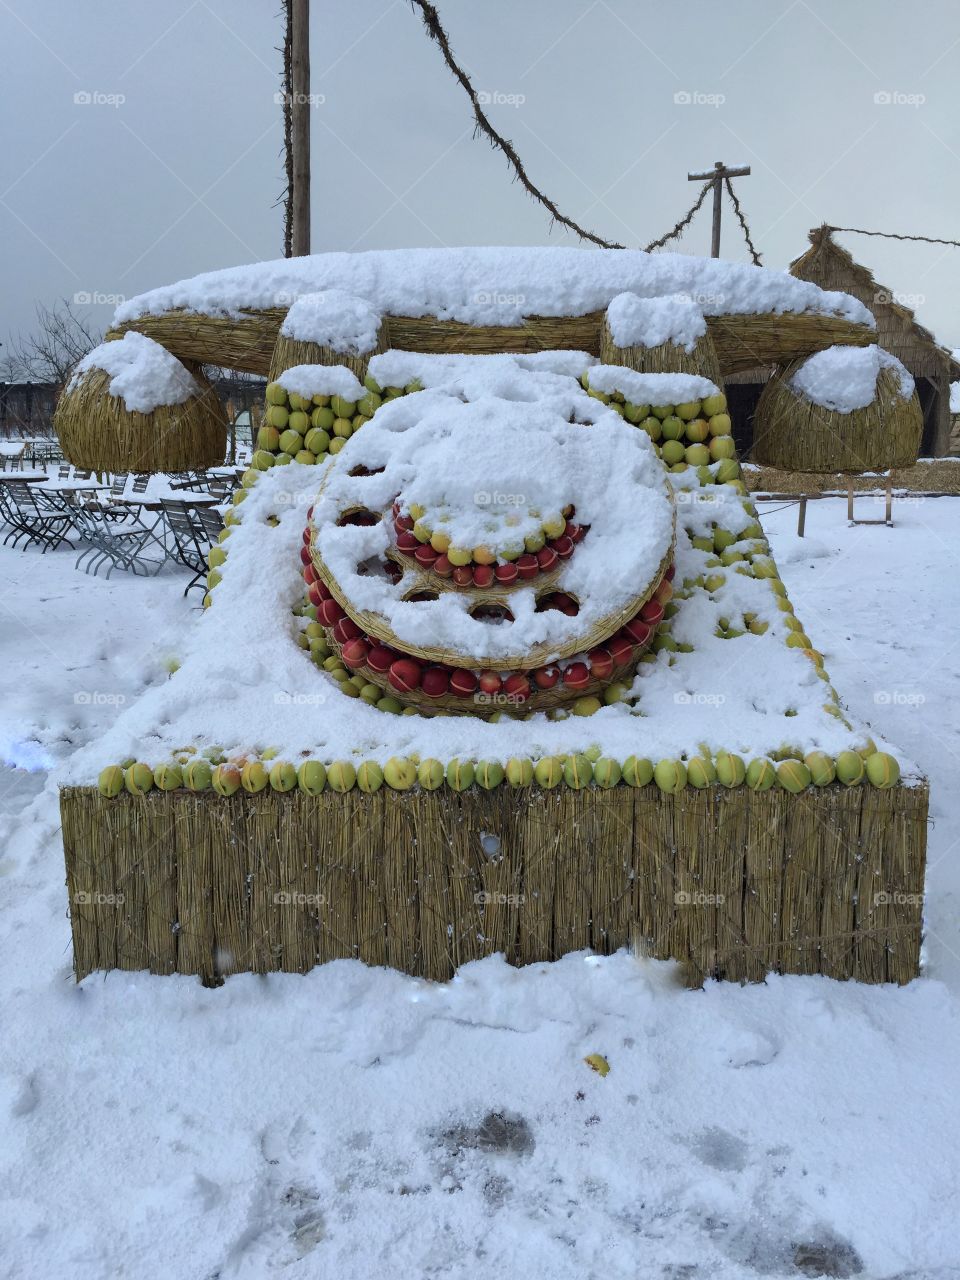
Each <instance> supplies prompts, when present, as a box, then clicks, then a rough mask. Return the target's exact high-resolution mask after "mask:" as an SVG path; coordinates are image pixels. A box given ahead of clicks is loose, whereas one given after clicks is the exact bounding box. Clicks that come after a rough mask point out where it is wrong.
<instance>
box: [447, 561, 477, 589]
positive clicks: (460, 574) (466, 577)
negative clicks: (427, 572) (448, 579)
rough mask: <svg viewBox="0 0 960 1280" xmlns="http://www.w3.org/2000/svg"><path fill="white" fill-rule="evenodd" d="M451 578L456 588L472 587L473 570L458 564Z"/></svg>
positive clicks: (466, 565) (468, 566)
mask: <svg viewBox="0 0 960 1280" xmlns="http://www.w3.org/2000/svg"><path fill="white" fill-rule="evenodd" d="M451 576H452V578H453V580H454V582H455V583H456V584H457V586H458V587H472V586H473V569H472V568H471V567H470V565H468V564H458V565H457V567H456V569H454V571H453V574H452V575H451Z"/></svg>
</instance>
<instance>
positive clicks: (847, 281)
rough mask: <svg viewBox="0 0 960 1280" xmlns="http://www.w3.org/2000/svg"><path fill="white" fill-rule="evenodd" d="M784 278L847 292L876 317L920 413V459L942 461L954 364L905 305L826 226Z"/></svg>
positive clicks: (958, 371)
mask: <svg viewBox="0 0 960 1280" xmlns="http://www.w3.org/2000/svg"><path fill="white" fill-rule="evenodd" d="M790 274H791V275H793V276H796V277H797V278H798V279H799V280H808V281H810V282H811V283H812V284H816V285H819V286H820V288H821V289H839V290H841V291H842V292H843V293H849V294H852V295H853V297H855V298H858V299H859V300H860V301H861V302H862V303H863V304H864V305H865V306H866V307H868V308H869V309H870V310H871V311H872V312H873V314H874V316H875V317H876V321H877V342H878V343H879V345H880V346H881V347H883V349H884V350H885V351H889V352H890V354H891V355H893V356H896V357H897V359H898V360H899V361H900V362H901V364H903V365H905V366H906V368H907V369H908V370H909V372H910V373H912V374H913V377H914V380H915V382H916V384H917V395H918V396H919V398H920V405H921V408H922V409H923V439H922V442H921V446H920V451H921V454H922V456H923V457H942V456H943V455H944V454H946V453H948V452H949V448H950V428H951V421H950V383H951V382H953V381H955V380H956V379H957V378H960V363H958V362H957V361H956V360H955V359H954V358H953V355H952V354H951V353H950V352H949V351H948V350H946V348H945V347H941V346H940V344H939V343H938V342H937V340H936V338H935V337H934V336H933V334H932V333H931V332H930V330H929V329H925V328H924V327H923V325H922V324H919V323H918V322H917V320H916V318H915V316H914V314H913V312H912V311H911V310H910V308H909V307H905V306H903V305H902V304H901V303H899V302H898V301H897V299H896V295H895V294H894V292H893V291H892V290H891V289H888V288H886V287H885V286H884V285H882V284H878V283H877V281H876V280H875V279H874V276H873V273H872V272H871V271H869V270H868V268H867V267H864V266H862V265H861V264H860V263H859V262H857V261H856V260H855V259H854V257H853V255H852V254H850V253H849V252H848V251H847V250H846V249H844V248H843V247H842V246H841V245H839V244H838V243H837V242H836V240H835V239H834V238H833V234H832V231H831V228H830V227H828V226H822V227H815V228H814V229H813V230H812V231H811V232H810V248H809V249H807V251H806V252H805V253H803V254H801V255H800V257H799V258H796V259H795V260H794V261H793V262H791V263H790Z"/></svg>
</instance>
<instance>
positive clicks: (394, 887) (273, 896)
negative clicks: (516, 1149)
mask: <svg viewBox="0 0 960 1280" xmlns="http://www.w3.org/2000/svg"><path fill="white" fill-rule="evenodd" d="M927 803H928V790H927V787H926V786H925V785H922V786H915V787H905V786H897V787H894V788H892V789H891V790H888V791H878V790H875V789H874V788H871V787H854V788H850V789H847V788H844V787H840V786H832V787H826V788H822V789H813V790H808V791H806V792H804V793H803V795H801V796H793V795H790V794H788V793H787V792H784V791H781V790H777V789H775V790H772V791H768V792H763V793H754V792H750V791H748V790H746V789H745V788H739V789H735V790H731V791H725V790H723V789H711V790H705V791H696V790H694V789H692V788H687V789H685V790H684V791H683V792H682V793H681V794H680V795H679V796H676V797H671V796H666V795H664V794H663V793H661V792H660V791H658V790H657V789H656V788H655V787H654V786H652V785H651V786H648V787H643V788H639V789H636V790H634V789H631V788H629V787H626V786H623V785H620V786H617V787H615V788H613V789H612V790H609V791H602V790H600V789H598V788H596V787H590V788H588V789H586V790H584V791H571V790H569V789H567V788H564V787H561V788H558V789H557V790H556V791H542V790H539V789H537V788H531V789H529V790H520V791H518V790H512V789H511V788H509V787H506V786H501V787H499V788H497V789H495V790H493V791H490V792H483V791H479V790H477V789H471V790H470V791H467V792H462V793H455V792H451V791H450V790H449V789H447V788H446V787H444V788H442V789H441V790H439V791H436V792H422V791H419V790H414V791H410V792H393V791H388V790H386V789H384V790H381V791H379V792H377V793H375V794H373V795H365V794H362V793H360V792H357V791H353V792H349V793H347V794H345V795H340V794H336V793H333V792H324V793H323V794H322V795H320V796H318V797H308V796H305V795H303V794H301V793H300V792H296V791H295V792H290V793H288V794H286V795H278V794H276V793H273V792H264V793H261V794H259V795H255V796H251V795H246V794H240V795H237V796H234V797H233V798H231V799H229V800H224V799H221V798H220V797H218V796H215V795H213V794H212V793H210V792H207V793H204V794H201V795H196V794H191V793H190V792H186V791H176V792H151V793H150V794H148V795H146V796H143V797H132V796H126V795H125V796H121V797H120V798H119V799H116V800H106V799H104V798H103V797H101V796H100V795H99V793H98V792H97V790H96V789H95V788H92V787H81V788H66V789H64V790H62V791H61V815H62V821H63V838H64V849H65V854H66V865H67V884H68V888H69V896H70V913H71V927H72V930H73V946H74V969H75V972H76V976H77V978H78V979H80V978H83V977H84V976H85V975H86V974H88V973H91V972H93V971H94V970H96V969H134V970H139V969H149V970H150V971H151V972H153V973H175V972H176V973H190V974H199V975H200V976H201V977H202V978H203V979H204V980H205V981H206V982H209V983H215V982H217V981H219V980H220V978H221V977H222V976H223V975H226V974H229V973H235V972H256V973H267V972H274V971H277V970H283V971H287V972H297V973H302V972H306V971H307V970H308V969H310V968H311V967H312V966H314V965H316V964H320V963H323V962H324V961H328V960H334V959H339V958H345V957H346V958H349V957H353V958H357V959H360V960H363V961H365V962H366V963H368V964H375V965H390V966H392V967H393V968H395V969H400V970H403V971H405V972H407V973H410V974H415V975H419V976H421V977H424V978H429V979H436V980H440V981H444V980H446V979H448V978H450V976H451V975H452V974H453V973H454V971H455V970H456V969H457V967H458V966H459V965H462V964H465V963H466V962H468V961H470V960H475V959H478V958H479V957H482V956H486V955H491V954H493V953H495V952H502V953H504V954H505V955H506V957H507V959H508V960H509V961H510V963H512V964H528V963H533V962H538V961H545V960H554V959H556V958H557V957H559V956H562V955H564V954H565V953H566V952H569V951H576V950H580V949H582V948H585V947H591V948H593V949H594V950H595V951H597V952H603V953H606V952H611V951H614V950H616V949H618V948H620V947H623V946H630V945H632V946H635V947H637V948H638V949H640V950H642V951H643V952H644V953H645V954H649V955H651V956H655V957H657V958H663V959H665V958H669V957H672V958H675V959H677V960H679V961H681V962H683V964H684V971H685V973H686V975H687V979H688V980H689V981H690V982H691V983H695V984H696V983H699V982H700V981H702V980H703V978H704V977H707V976H715V977H720V978H726V979H732V980H736V981H759V980H762V978H763V977H764V975H765V974H766V973H767V972H769V971H771V970H778V971H780V972H783V973H822V974H825V975H827V976H829V977H834V978H841V979H844V978H856V979H859V980H860V981H863V982H898V983H903V982H907V981H909V980H910V979H911V978H913V977H915V976H916V975H917V972H918V968H919V954H920V938H921V914H922V911H921V900H922V897H921V896H922V893H923V878H924V858H925V848H926V819H927ZM482 835H483V836H484V841H483V843H481V836H482ZM491 835H492V836H495V837H496V840H497V841H499V846H498V847H497V845H496V844H494V845H493V847H492V856H491V852H488V850H491V839H490V837H491Z"/></svg>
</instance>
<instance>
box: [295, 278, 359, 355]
mask: <svg viewBox="0 0 960 1280" xmlns="http://www.w3.org/2000/svg"><path fill="white" fill-rule="evenodd" d="M379 328H380V316H379V315H378V314H377V312H376V311H375V310H374V308H373V307H371V305H370V303H369V302H367V301H366V300H365V299H363V298H357V297H355V296H354V295H353V294H350V293H344V291H343V290H342V289H325V290H324V291H323V293H307V294H304V295H303V297H301V298H298V299H297V300H296V302H295V303H294V304H293V306H292V307H291V308H290V310H289V311H288V312H287V315H286V319H285V320H284V322H283V324H282V325H281V326H280V332H281V333H282V334H283V336H284V337H285V338H296V339H298V340H299V341H300V342H316V343H318V344H319V345H320V346H321V347H332V348H333V350H334V351H343V352H349V353H350V354H351V355H362V354H363V353H364V352H365V351H372V350H373V349H374V347H375V346H376V345H377V330H378V329H379Z"/></svg>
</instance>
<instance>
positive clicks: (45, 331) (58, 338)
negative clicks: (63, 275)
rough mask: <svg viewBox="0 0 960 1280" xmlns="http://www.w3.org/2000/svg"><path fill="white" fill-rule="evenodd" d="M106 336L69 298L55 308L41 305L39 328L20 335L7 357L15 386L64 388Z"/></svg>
mask: <svg viewBox="0 0 960 1280" xmlns="http://www.w3.org/2000/svg"><path fill="white" fill-rule="evenodd" d="M101 337H102V334H101V333H100V331H99V330H97V329H95V328H94V327H93V326H92V324H91V322H90V320H89V319H88V318H87V317H85V316H82V315H80V314H79V313H78V312H76V311H75V310H74V308H73V304H72V303H70V302H68V301H67V299H66V298H62V299H61V300H60V301H59V302H56V303H54V305H53V306H52V307H47V306H45V305H44V304H43V303H42V302H40V303H38V304H37V323H36V328H35V329H34V330H33V331H32V332H31V333H21V334H18V336H17V337H16V338H14V339H13V341H12V342H11V345H10V351H9V352H8V353H7V355H6V356H5V357H4V361H3V365H4V369H5V371H6V372H7V373H9V375H10V377H9V380H10V381H11V382H17V381H20V382H46V383H54V384H55V385H56V386H60V387H62V386H63V384H64V383H65V382H66V380H67V377H68V375H69V373H70V370H71V369H72V368H73V366H74V365H75V364H76V363H77V361H78V360H80V359H82V358H83V356H85V355H86V354H87V353H88V352H89V351H92V350H93V348H94V347H95V346H96V345H97V343H98V342H100V340H101Z"/></svg>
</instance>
